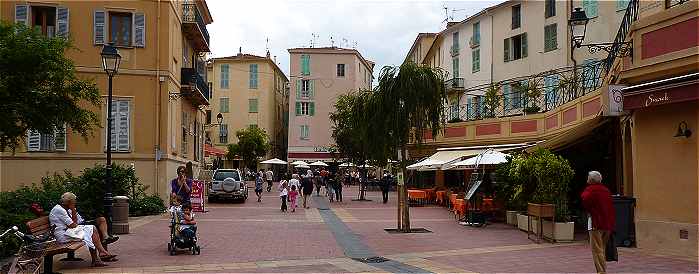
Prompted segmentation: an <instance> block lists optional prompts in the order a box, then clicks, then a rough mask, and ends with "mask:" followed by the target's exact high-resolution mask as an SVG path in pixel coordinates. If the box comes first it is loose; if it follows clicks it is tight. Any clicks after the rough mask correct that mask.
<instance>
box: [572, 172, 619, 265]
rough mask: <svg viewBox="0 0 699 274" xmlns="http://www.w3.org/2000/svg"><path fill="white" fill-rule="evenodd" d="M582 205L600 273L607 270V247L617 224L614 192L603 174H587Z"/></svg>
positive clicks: (595, 261)
mask: <svg viewBox="0 0 699 274" xmlns="http://www.w3.org/2000/svg"><path fill="white" fill-rule="evenodd" d="M580 197H581V198H582V205H583V207H584V208H585V211H587V213H588V219H587V221H588V224H587V229H588V230H589V233H590V247H591V249H592V260H593V261H594V263H595V268H596V269H597V272H598V273H606V272H607V262H606V256H605V247H606V246H607V241H608V240H609V236H610V235H611V233H612V232H613V230H614V226H615V222H616V220H615V215H614V214H615V212H614V205H613V203H612V194H611V192H610V191H609V189H608V188H607V187H606V186H605V185H604V184H602V174H600V173H599V172H598V171H590V172H589V173H588V174H587V187H585V190H584V191H583V193H582V194H581V195H580Z"/></svg>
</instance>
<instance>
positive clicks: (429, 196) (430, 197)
mask: <svg viewBox="0 0 699 274" xmlns="http://www.w3.org/2000/svg"><path fill="white" fill-rule="evenodd" d="M423 190H424V191H425V194H426V195H427V199H428V200H430V201H434V199H435V197H436V194H435V190H434V189H432V188H428V189H423Z"/></svg>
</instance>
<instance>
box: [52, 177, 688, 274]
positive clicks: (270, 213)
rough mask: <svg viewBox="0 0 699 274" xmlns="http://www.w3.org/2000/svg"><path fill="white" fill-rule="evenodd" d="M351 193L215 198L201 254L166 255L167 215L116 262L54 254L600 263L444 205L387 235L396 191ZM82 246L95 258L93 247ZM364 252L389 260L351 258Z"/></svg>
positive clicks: (384, 266)
mask: <svg viewBox="0 0 699 274" xmlns="http://www.w3.org/2000/svg"><path fill="white" fill-rule="evenodd" d="M344 192H345V198H344V202H343V203H327V202H325V200H324V199H322V198H321V197H317V198H314V201H313V203H312V204H311V208H310V209H303V208H299V209H297V211H296V212H294V213H291V212H289V213H281V212H280V210H279V204H280V202H279V198H278V197H277V196H276V193H267V192H265V194H264V195H265V196H264V198H263V201H262V202H261V203H258V202H257V201H256V199H254V198H253V196H251V197H250V199H248V201H247V202H245V203H217V204H210V205H209V206H208V210H209V212H207V213H199V214H197V216H196V219H197V221H198V229H199V230H198V235H199V243H200V245H201V255H191V254H187V253H185V252H181V253H179V254H177V255H176V256H170V255H169V254H168V252H167V243H168V241H169V229H168V223H169V218H168V217H167V216H166V215H163V216H150V217H143V218H138V219H132V220H131V234H128V235H122V236H121V239H120V240H119V242H117V243H116V244H114V245H112V246H110V250H111V251H112V252H114V253H116V254H119V259H120V260H119V261H118V262H113V263H110V266H109V267H106V268H89V262H74V263H68V262H59V261H56V267H57V268H59V270H60V271H62V272H68V273H70V272H93V273H96V272H102V273H103V272H110V273H142V272H146V273H153V272H178V273H187V272H188V273H193V272H374V273H385V272H435V273H445V272H459V273H464V272H474V273H482V272H486V273H490V272H578V273H580V272H593V271H594V266H593V264H592V258H591V254H590V251H589V246H588V245H587V243H586V242H584V241H579V242H573V243H566V244H548V243H544V244H535V243H533V242H531V241H529V240H527V237H526V234H525V233H524V232H521V231H519V230H517V229H515V228H514V227H510V226H507V225H503V224H492V225H489V226H486V227H484V228H471V227H464V226H460V225H458V224H457V222H456V221H455V220H454V218H453V216H452V215H451V214H450V213H449V212H448V211H447V210H446V209H444V208H441V207H435V206H425V207H414V208H411V221H412V225H413V227H423V228H426V229H428V230H430V231H431V232H432V233H412V234H388V233H386V232H384V230H383V229H384V228H392V227H395V219H396V215H397V210H396V207H395V204H396V203H395V200H394V198H395V195H394V193H391V195H390V201H389V203H387V204H382V203H380V193H377V192H369V193H368V194H367V198H368V199H371V200H372V201H370V202H359V201H352V198H356V195H357V191H356V187H351V188H345V190H344ZM321 199H322V200H323V201H322V202H321ZM319 208H320V210H319ZM78 255H79V257H82V258H86V259H88V258H89V254H88V253H87V252H86V250H81V251H80V252H79V253H78ZM364 256H366V257H371V256H381V257H384V258H386V259H389V261H387V262H383V263H364V262H360V261H358V260H354V259H352V258H354V257H364ZM619 258H620V261H619V262H613V263H609V265H608V270H609V272H636V273H638V272H644V273H645V272H668V273H669V272H674V273H689V272H694V273H696V272H697V269H698V267H697V262H696V261H691V260H688V259H682V258H676V257H663V256H659V255H650V254H648V253H646V252H644V251H643V250H639V249H625V248H620V249H619ZM56 259H59V258H56Z"/></svg>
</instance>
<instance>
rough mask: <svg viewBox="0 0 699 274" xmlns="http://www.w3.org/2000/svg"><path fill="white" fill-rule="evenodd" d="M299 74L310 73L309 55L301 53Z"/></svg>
mask: <svg viewBox="0 0 699 274" xmlns="http://www.w3.org/2000/svg"><path fill="white" fill-rule="evenodd" d="M301 75H311V56H310V55H305V54H304V55H301Z"/></svg>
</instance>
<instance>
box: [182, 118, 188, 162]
mask: <svg viewBox="0 0 699 274" xmlns="http://www.w3.org/2000/svg"><path fill="white" fill-rule="evenodd" d="M187 137H189V114H188V113H187V112H184V111H183V112H182V146H181V147H182V155H186V154H187V152H188V148H189V146H187V140H188V139H189V138H187Z"/></svg>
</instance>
